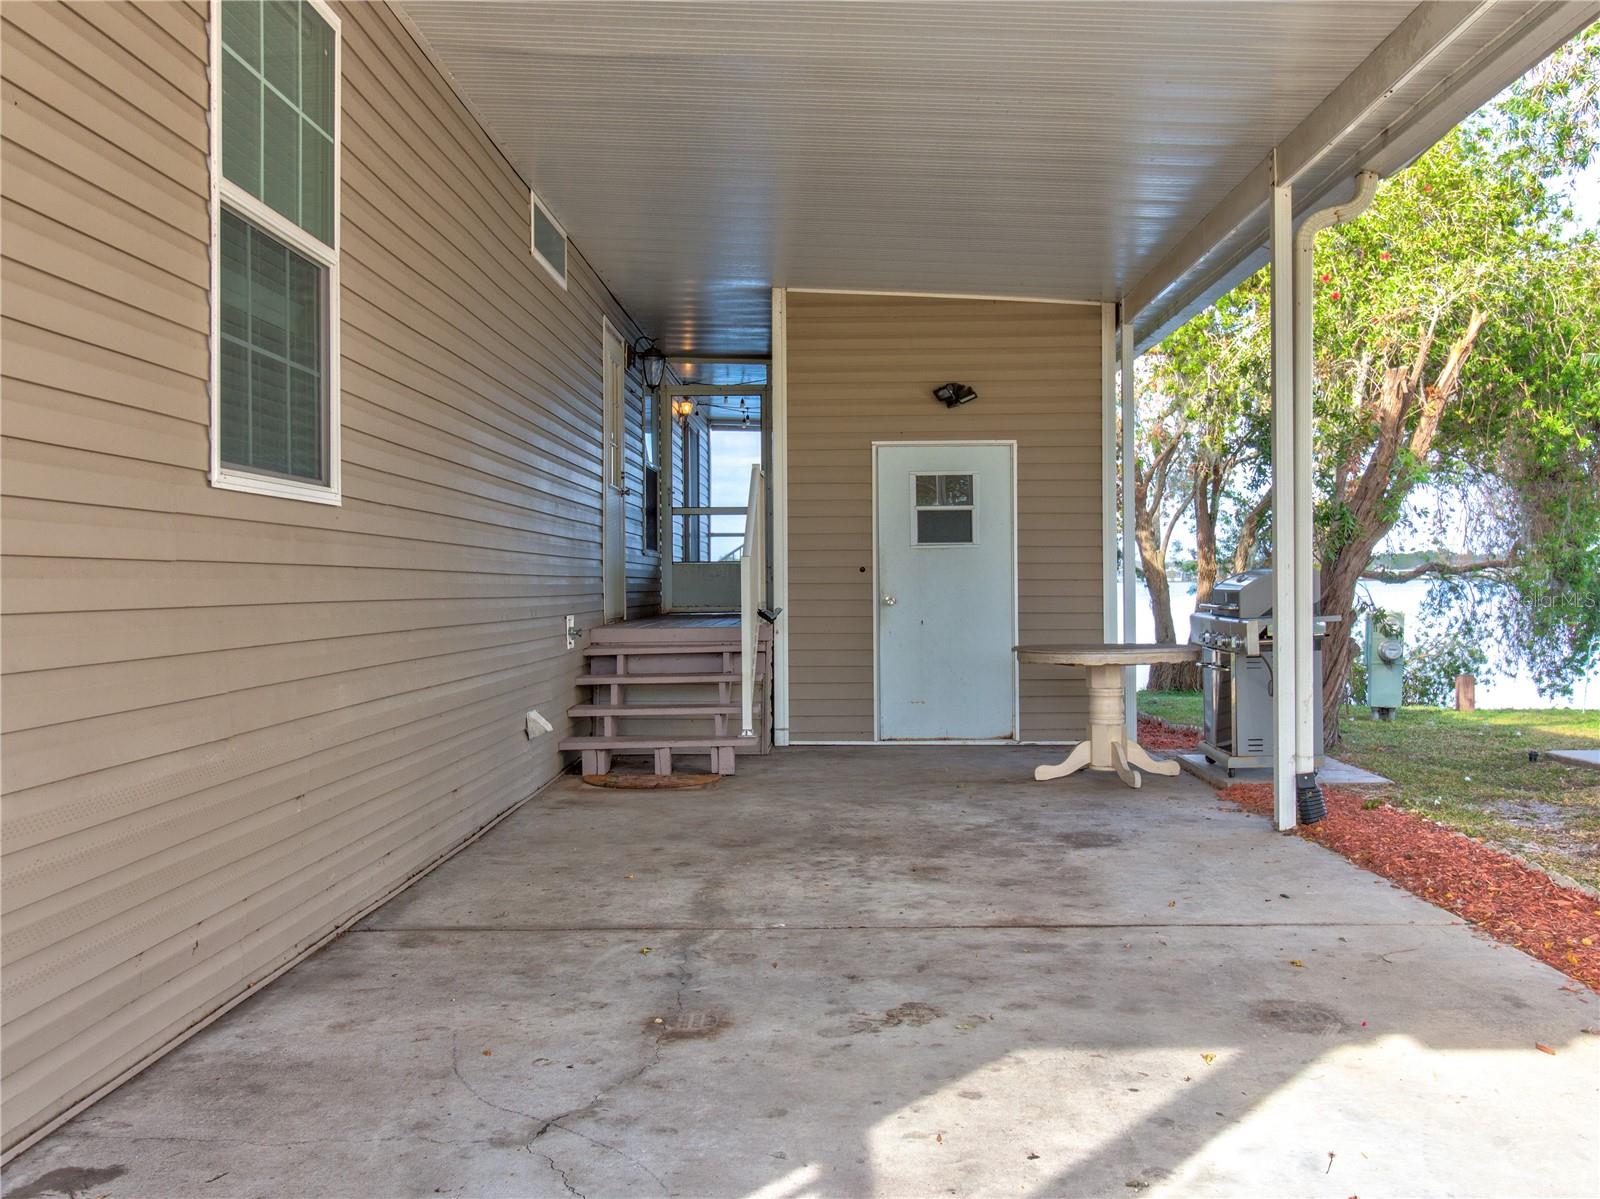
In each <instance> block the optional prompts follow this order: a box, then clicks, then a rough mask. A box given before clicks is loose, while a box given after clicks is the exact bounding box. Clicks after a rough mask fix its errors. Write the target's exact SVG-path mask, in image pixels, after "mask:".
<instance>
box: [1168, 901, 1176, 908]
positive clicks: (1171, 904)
mask: <svg viewBox="0 0 1600 1199" xmlns="http://www.w3.org/2000/svg"><path fill="white" fill-rule="evenodd" d="M1167 906H1168V907H1169V908H1175V907H1177V906H1178V901H1177V900H1176V899H1169V900H1167Z"/></svg>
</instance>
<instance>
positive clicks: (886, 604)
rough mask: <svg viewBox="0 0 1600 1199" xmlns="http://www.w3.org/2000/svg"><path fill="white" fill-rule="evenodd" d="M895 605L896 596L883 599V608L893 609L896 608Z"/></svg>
mask: <svg viewBox="0 0 1600 1199" xmlns="http://www.w3.org/2000/svg"><path fill="white" fill-rule="evenodd" d="M894 604H895V599H894V596H892V595H886V596H884V597H883V606H884V607H885V608H892V607H894Z"/></svg>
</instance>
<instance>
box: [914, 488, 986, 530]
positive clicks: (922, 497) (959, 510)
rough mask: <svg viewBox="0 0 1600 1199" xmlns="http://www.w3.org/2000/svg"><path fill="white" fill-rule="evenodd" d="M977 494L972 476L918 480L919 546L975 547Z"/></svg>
mask: <svg viewBox="0 0 1600 1199" xmlns="http://www.w3.org/2000/svg"><path fill="white" fill-rule="evenodd" d="M974 490H975V489H974V487H973V482H972V476H971V475H970V474H952V475H943V474H940V475H917V476H915V482H914V495H915V499H916V503H915V507H916V518H917V534H916V544H917V545H970V544H972V541H973V528H974V527H975V526H974V525H973V519H972V512H973V498H972V497H973V494H974Z"/></svg>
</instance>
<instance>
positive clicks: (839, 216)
mask: <svg viewBox="0 0 1600 1199" xmlns="http://www.w3.org/2000/svg"><path fill="white" fill-rule="evenodd" d="M400 7H401V10H402V11H403V13H404V14H405V15H406V17H407V19H408V21H409V22H410V24H411V25H412V28H413V29H414V30H415V32H416V33H417V35H418V36H419V38H420V39H421V40H422V41H423V43H424V44H425V45H426V46H427V47H428V48H429V49H430V51H431V53H432V54H433V56H434V57H435V58H436V60H437V61H439V62H440V63H441V65H442V66H443V67H444V68H445V69H446V71H447V72H448V73H449V74H450V75H451V77H452V78H453V80H454V81H455V84H456V86H457V88H458V89H459V91H460V92H461V93H462V95H463V96H464V98H465V99H466V100H467V102H468V104H469V105H470V106H471V107H472V108H473V110H474V111H475V112H476V114H477V115H478V117H479V119H480V120H481V121H482V122H483V123H484V125H485V127H486V128H487V130H488V131H489V133H490V134H491V135H492V136H493V137H494V138H495V140H496V141H497V143H498V144H499V145H500V146H501V147H502V149H503V150H504V151H505V152H506V154H507V155H508V157H509V158H510V160H511V162H512V163H513V165H514V166H515V167H516V168H517V170H518V171H519V172H520V173H521V175H522V176H523V178H524V179H525V180H527V181H528V182H529V183H530V184H531V185H532V186H533V187H534V188H536V189H537V190H538V192H539V195H540V197H541V199H542V200H544V201H545V202H547V203H548V204H549V205H550V207H551V208H552V209H553V210H554V212H555V215H556V216H557V217H558V218H559V219H560V220H561V222H562V223H563V225H564V226H565V227H566V229H567V232H568V233H569V235H570V236H571V238H572V241H573V244H574V246H575V247H576V248H577V250H578V251H579V252H581V253H582V254H583V255H584V256H585V257H587V258H588V259H589V261H590V262H591V263H592V264H593V265H594V267H595V268H596V270H597V271H598V272H599V274H600V275H601V277H602V278H603V279H604V280H605V281H606V283H607V284H608V285H609V286H610V287H611V288H612V290H613V291H614V292H615V293H616V294H617V296H618V297H619V298H620V299H621V300H622V302H623V303H624V304H625V305H626V306H627V307H628V308H629V309H630V311H631V312H632V314H633V315H634V317H635V318H636V319H638V320H639V321H640V323H641V324H642V325H643V327H645V328H646V329H649V330H651V331H652V332H653V333H656V334H658V335H659V336H660V337H661V340H662V344H663V346H664V348H666V349H667V350H668V351H669V352H672V353H699V354H708V355H709V354H714V353H717V352H730V353H750V352H753V351H754V352H760V351H763V350H765V349H766V348H767V346H768V344H769V330H768V324H769V317H770V310H769V299H768V289H769V288H770V287H772V286H774V285H778V286H788V287H802V288H803V287H815V288H838V289H851V290H866V291H906V292H934V293H960V294H967V295H1002V296H1017V297H1029V298H1039V299H1077V300H1115V299H1119V298H1122V297H1123V296H1124V295H1125V294H1130V293H1133V292H1134V291H1135V289H1136V288H1137V287H1138V286H1139V285H1140V284H1141V282H1146V283H1147V282H1148V281H1149V280H1151V279H1152V278H1154V277H1155V276H1154V275H1153V274H1152V272H1156V268H1158V267H1159V266H1161V265H1162V264H1163V260H1164V259H1165V260H1166V266H1167V267H1169V268H1170V267H1171V266H1172V262H1173V254H1174V251H1186V250H1187V247H1188V246H1190V245H1193V244H1195V238H1194V236H1193V234H1192V232H1191V231H1193V230H1194V229H1195V228H1196V226H1197V225H1199V224H1200V223H1201V222H1202V220H1203V219H1205V218H1206V217H1207V215H1208V214H1210V213H1212V212H1213V209H1214V208H1215V207H1216V206H1217V205H1218V204H1219V202H1221V201H1223V200H1224V199H1225V197H1227V196H1228V194H1229V193H1230V191H1232V190H1233V189H1234V188H1235V187H1236V186H1237V185H1238V184H1240V183H1241V181H1243V180H1246V179H1247V178H1250V177H1251V176H1252V172H1256V173H1259V172H1260V171H1261V169H1262V164H1263V162H1264V161H1265V159H1266V157H1267V155H1268V154H1269V152H1270V151H1271V150H1272V148H1273V147H1274V146H1276V145H1277V144H1278V143H1279V142H1281V141H1282V140H1283V139H1285V138H1286V137H1287V136H1289V135H1290V134H1291V133H1292V132H1293V131H1295V130H1296V128H1297V126H1300V125H1301V123H1302V122H1303V121H1305V120H1306V118H1307V117H1308V114H1312V113H1313V112H1314V111H1315V110H1316V109H1317V107H1318V105H1319V104H1321V103H1322V102H1323V101H1324V99H1325V98H1326V97H1327V96H1328V95H1329V93H1330V92H1332V91H1334V89H1335V88H1336V87H1337V86H1338V85H1339V84H1340V83H1341V82H1342V81H1344V80H1345V79H1346V77H1347V76H1350V75H1351V73H1352V71H1355V70H1356V69H1357V68H1358V67H1360V66H1361V65H1362V64H1363V62H1364V61H1365V60H1367V59H1368V57H1369V55H1372V54H1373V52H1374V50H1375V49H1377V48H1378V47H1379V46H1380V44H1382V43H1384V41H1385V39H1386V38H1389V37H1390V35H1391V34H1394V33H1395V31H1396V29H1397V27H1399V26H1401V25H1402V23H1403V22H1406V21H1408V20H1411V21H1417V20H1418V17H1419V14H1426V13H1427V12H1428V11H1429V10H1434V11H1432V23H1431V25H1429V26H1428V28H1429V29H1431V28H1433V27H1434V26H1442V27H1448V26H1454V25H1461V26H1465V27H1466V28H1465V30H1464V31H1462V30H1460V29H1458V30H1457V31H1456V36H1457V39H1458V40H1457V41H1455V42H1454V43H1452V44H1451V45H1450V47H1449V49H1448V50H1447V51H1445V52H1440V53H1436V54H1434V55H1433V56H1432V58H1431V59H1430V61H1429V62H1428V63H1427V65H1426V67H1425V68H1423V69H1422V70H1420V71H1418V72H1417V73H1416V74H1415V76H1414V77H1413V78H1410V79H1408V80H1407V81H1406V82H1405V85H1404V86H1403V87H1402V88H1400V89H1398V90H1396V91H1395V92H1394V94H1393V95H1390V96H1384V97H1379V98H1378V100H1377V102H1375V103H1374V104H1373V105H1371V106H1370V111H1366V112H1365V114H1364V116H1363V119H1362V121H1361V122H1359V123H1358V125H1357V127H1355V128H1354V129H1351V130H1349V131H1347V132H1346V134H1345V135H1344V136H1343V138H1342V140H1341V141H1340V143H1339V152H1336V153H1333V154H1329V155H1325V156H1323V157H1322V158H1321V159H1320V160H1319V164H1320V165H1319V167H1318V169H1319V170H1323V173H1327V171H1326V170H1325V169H1323V168H1325V167H1326V168H1331V167H1337V168H1338V169H1339V170H1340V171H1342V172H1344V173H1343V175H1342V176H1341V177H1340V178H1330V179H1324V180H1321V182H1320V183H1319V182H1318V181H1317V179H1315V178H1312V175H1313V174H1314V172H1308V174H1307V177H1306V181H1307V184H1308V186H1307V187H1306V189H1305V193H1306V199H1307V201H1308V202H1309V201H1310V200H1312V199H1315V198H1317V196H1318V195H1319V194H1327V193H1328V192H1329V190H1330V189H1331V188H1336V187H1337V186H1338V185H1339V183H1340V182H1341V181H1342V180H1344V179H1348V177H1349V172H1350V170H1351V169H1353V167H1355V166H1361V165H1365V163H1363V162H1351V161H1350V159H1351V158H1352V155H1355V157H1359V156H1360V155H1359V153H1356V151H1358V150H1359V148H1360V147H1361V146H1362V145H1369V144H1370V143H1372V142H1373V141H1374V137H1375V136H1377V135H1380V134H1382V131H1384V130H1385V129H1388V130H1389V133H1388V134H1387V135H1384V136H1381V137H1379V140H1380V141H1382V142H1384V143H1385V145H1387V147H1388V152H1389V154H1390V156H1391V157H1393V156H1394V155H1395V154H1396V153H1399V154H1401V155H1409V156H1414V155H1415V154H1416V153H1418V152H1420V150H1421V149H1423V148H1424V147H1425V146H1426V145H1427V144H1428V143H1427V142H1423V143H1421V144H1419V145H1412V144H1411V141H1410V140H1407V139H1405V138H1402V137H1400V136H1398V132H1397V131H1398V130H1399V128H1400V127H1399V125H1397V124H1396V123H1395V120H1394V118H1395V114H1397V113H1401V114H1404V113H1407V112H1409V111H1410V110H1412V109H1415V108H1417V107H1418V106H1419V105H1420V106H1421V107H1422V108H1424V109H1426V110H1427V111H1429V112H1433V113H1434V114H1435V115H1436V116H1437V115H1438V114H1440V113H1447V114H1448V115H1449V119H1448V120H1445V121H1444V123H1443V125H1442V126H1440V127H1439V128H1438V129H1436V130H1434V131H1433V133H1432V137H1430V138H1429V141H1431V140H1432V139H1433V138H1436V137H1437V136H1438V135H1439V133H1442V132H1443V131H1444V129H1445V128H1448V126H1449V124H1450V123H1451V122H1452V121H1453V120H1456V119H1459V117H1460V116H1461V115H1463V114H1464V113H1465V112H1467V111H1470V107H1471V106H1470V105H1469V106H1468V107H1466V108H1461V107H1460V106H1459V104H1458V103H1454V101H1455V100H1456V98H1457V93H1458V91H1459V90H1460V86H1461V82H1462V81H1461V80H1460V79H1459V78H1458V79H1457V80H1456V85H1455V86H1454V87H1449V88H1444V87H1441V81H1442V80H1443V81H1448V80H1449V78H1450V77H1451V76H1452V73H1455V74H1456V75H1458V76H1459V75H1461V74H1462V73H1463V72H1465V73H1466V74H1467V75H1469V76H1472V78H1473V79H1474V80H1475V81H1478V82H1480V83H1483V82H1484V81H1485V80H1487V79H1488V75H1487V74H1486V73H1484V72H1482V71H1480V70H1478V68H1479V67H1480V66H1481V65H1482V63H1483V61H1484V60H1485V57H1486V51H1485V47H1489V48H1490V49H1491V50H1496V49H1497V50H1498V56H1497V57H1496V58H1495V59H1494V62H1493V63H1491V64H1490V65H1491V66H1497V67H1498V68H1499V69H1500V72H1501V74H1502V75H1504V78H1501V79H1498V81H1491V82H1490V83H1487V84H1485V85H1486V86H1489V91H1488V92H1486V93H1485V95H1484V96H1483V97H1480V99H1479V100H1478V101H1477V102H1481V99H1482V98H1487V95H1489V94H1492V92H1493V91H1494V90H1496V89H1497V88H1498V87H1499V86H1503V83H1504V82H1505V80H1507V79H1509V78H1513V77H1514V76H1515V73H1516V71H1518V70H1521V69H1524V68H1525V67H1526V66H1527V65H1530V64H1531V63H1532V62H1534V61H1537V58H1538V56H1539V54H1540V53H1545V52H1548V50H1549V49H1550V48H1551V47H1553V46H1554V45H1556V44H1559V41H1560V40H1562V36H1566V34H1563V35H1562V36H1557V33H1558V29H1557V27H1558V26H1560V27H1562V28H1566V26H1571V29H1575V28H1579V27H1581V24H1582V20H1581V14H1577V13H1575V11H1574V10H1580V9H1585V8H1594V7H1596V6H1595V5H1591V4H1587V3H1585V4H1538V3H1517V2H1511V0H1507V2H1505V3H1500V4H1492V5H1486V4H1482V3H1459V4H1456V3H1450V4H1429V5H1424V6H1422V8H1421V9H1418V10H1416V11H1413V10H1411V9H1410V8H1408V7H1407V6H1406V5H1405V4H1396V3H1388V2H1377V3H1371V2H1358V0H1340V2H1338V3H1283V2H1273V3H1137V4H1133V3H815V2H806V0H798V2H796V0H790V2H788V3H782V4H777V3H773V4H753V3H680V2H676V0H666V2H662V3H649V2H646V3H633V2H627V3H624V2H613V0H595V2H592V3H581V4H580V3H565V2H551V0H518V2H510V3H502V2H493V0H403V2H402V3H401V5H400ZM1552 13H1555V14H1564V15H1561V16H1559V17H1553V16H1552V15H1551V14H1552ZM1440 14H1444V16H1445V17H1448V18H1449V19H1442V18H1441V15H1440ZM1591 19H1592V18H1591ZM1538 20H1542V22H1543V23H1542V24H1539V25H1537V26H1536V27H1535V28H1534V29H1533V30H1532V32H1531V33H1530V32H1529V30H1528V28H1527V26H1529V24H1530V23H1533V22H1536V21H1538ZM1571 29H1567V34H1570V32H1571ZM1551 39H1554V40H1551ZM1535 42H1538V43H1540V44H1542V45H1543V48H1542V49H1537V48H1536V47H1534V46H1533V43H1535ZM1546 43H1547V44H1546ZM1513 68H1514V69H1513ZM1506 71H1511V74H1509V75H1507V74H1505V72H1506ZM1480 75H1481V76H1482V79H1479V76H1480ZM1479 90H1481V87H1480V89H1479ZM1423 115H1426V113H1424V114H1423ZM1411 140H1414V139H1411ZM1346 150H1348V151H1350V153H1345V152H1344V151H1346ZM1405 160H1406V159H1405V158H1404V157H1402V158H1401V161H1402V162H1403V161H1405ZM1393 165H1399V164H1398V163H1395V164H1392V165H1391V169H1392V166H1393ZM1319 186H1320V189H1321V190H1320V193H1319V192H1318V187H1319ZM1264 195H1265V192H1264V184H1263V199H1264ZM1246 216H1247V219H1245V220H1243V221H1242V222H1240V223H1239V224H1237V225H1236V226H1230V227H1228V228H1225V229H1217V230H1214V232H1215V233H1216V234H1217V236H1216V238H1215V239H1211V240H1214V241H1216V242H1220V243H1221V246H1220V248H1216V249H1214V248H1213V247H1212V246H1211V245H1210V244H1207V245H1206V246H1204V247H1201V249H1200V250H1197V251H1195V252H1194V253H1190V254H1186V260H1187V265H1182V264H1180V265H1182V269H1178V270H1177V271H1176V272H1175V274H1174V277H1173V278H1172V279H1171V280H1170V281H1168V282H1166V284H1165V286H1164V287H1163V288H1162V289H1161V290H1160V291H1159V292H1158V293H1157V294H1154V295H1150V296H1147V297H1144V301H1145V306H1146V307H1147V309H1148V313H1149V315H1148V316H1147V317H1146V316H1143V315H1142V316H1141V318H1140V326H1141V328H1140V332H1141V335H1143V334H1146V333H1147V332H1148V331H1149V330H1150V329H1151V328H1153V327H1154V324H1156V323H1161V322H1163V321H1164V320H1166V319H1168V318H1170V317H1171V316H1172V314H1173V313H1175V312H1178V311H1179V310H1182V309H1185V308H1187V307H1192V306H1193V304H1194V303H1195V302H1196V300H1197V298H1198V297H1201V296H1204V295H1205V294H1206V293H1207V292H1208V291H1211V292H1212V294H1214V290H1213V289H1214V287H1215V285H1216V282H1217V281H1218V280H1220V279H1222V278H1223V277H1224V276H1225V275H1227V274H1228V273H1229V272H1232V273H1233V275H1234V277H1237V275H1238V273H1239V271H1240V270H1241V269H1242V268H1243V267H1244V266H1246V265H1247V261H1246V260H1247V259H1248V257H1249V255H1250V253H1251V251H1252V250H1254V249H1255V247H1256V246H1257V245H1259V244H1260V242H1261V240H1262V239H1263V236H1264V234H1262V235H1258V233H1257V231H1256V230H1254V229H1253V227H1252V222H1253V221H1257V218H1258V216H1259V214H1246ZM1258 223H1259V222H1258ZM1264 228H1265V226H1264V223H1263V224H1261V229H1262V231H1264ZM1212 231H1213V230H1209V229H1208V232H1212ZM1186 235H1188V236H1187V237H1186ZM1206 251H1209V253H1206ZM1165 273H1172V272H1170V271H1167V272H1157V274H1163V275H1164V274H1165Z"/></svg>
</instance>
